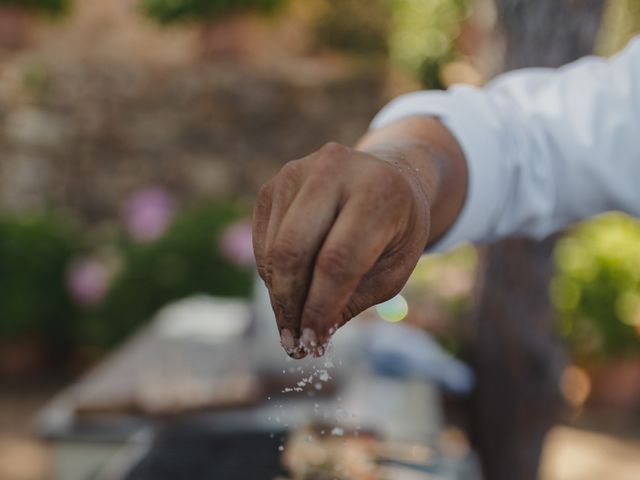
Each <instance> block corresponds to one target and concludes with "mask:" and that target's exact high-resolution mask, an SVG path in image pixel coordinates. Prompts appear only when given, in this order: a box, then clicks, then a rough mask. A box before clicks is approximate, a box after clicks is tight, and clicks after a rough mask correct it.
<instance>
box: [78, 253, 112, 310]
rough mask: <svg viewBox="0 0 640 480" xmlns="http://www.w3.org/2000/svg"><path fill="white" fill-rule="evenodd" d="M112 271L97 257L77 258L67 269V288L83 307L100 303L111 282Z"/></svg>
mask: <svg viewBox="0 0 640 480" xmlns="http://www.w3.org/2000/svg"><path fill="white" fill-rule="evenodd" d="M111 277H112V275H111V271H110V269H109V268H108V267H107V265H105V264H104V263H102V262H100V261H99V260H96V259H95V258H89V257H81V258H77V259H75V260H74V261H73V262H72V263H71V265H69V268H68V270H67V289H68V290H69V293H70V294H71V297H72V298H73V299H74V301H75V302H76V303H77V304H78V305H80V306H82V307H93V306H95V305H98V304H99V303H100V302H101V301H102V299H103V298H104V296H105V294H106V293H107V290H108V289H109V285H110V283H111Z"/></svg>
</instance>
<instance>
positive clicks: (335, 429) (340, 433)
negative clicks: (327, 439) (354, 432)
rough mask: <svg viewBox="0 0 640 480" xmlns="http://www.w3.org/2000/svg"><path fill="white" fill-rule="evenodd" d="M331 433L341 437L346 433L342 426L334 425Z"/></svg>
mask: <svg viewBox="0 0 640 480" xmlns="http://www.w3.org/2000/svg"><path fill="white" fill-rule="evenodd" d="M331 435H334V436H336V437H341V436H343V435H344V430H343V429H342V428H340V427H333V429H332V430H331ZM336 467H337V465H336Z"/></svg>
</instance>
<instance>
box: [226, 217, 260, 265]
mask: <svg viewBox="0 0 640 480" xmlns="http://www.w3.org/2000/svg"><path fill="white" fill-rule="evenodd" d="M218 245H219V247H220V252H221V253H222V255H223V256H224V257H225V258H226V259H227V260H229V261H230V262H232V263H234V264H236V265H240V266H251V265H253V264H254V256H253V240H252V234H251V221H250V220H241V221H239V222H236V223H233V224H231V225H229V226H228V227H227V228H226V229H225V230H224V231H223V232H222V235H221V236H220V242H219V244H218Z"/></svg>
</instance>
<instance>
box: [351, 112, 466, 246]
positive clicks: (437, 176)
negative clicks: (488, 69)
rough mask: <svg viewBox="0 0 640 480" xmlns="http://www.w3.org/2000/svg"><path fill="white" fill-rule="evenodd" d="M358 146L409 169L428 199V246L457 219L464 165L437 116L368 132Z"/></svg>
mask: <svg viewBox="0 0 640 480" xmlns="http://www.w3.org/2000/svg"><path fill="white" fill-rule="evenodd" d="M356 148H357V149H359V150H362V151H365V152H368V153H371V154H373V155H376V156H377V157H379V158H381V159H384V160H386V161H390V162H392V163H395V164H398V165H399V166H401V167H403V168H410V169H411V170H412V171H413V173H414V174H415V177H416V179H417V181H418V182H419V184H420V186H421V188H422V189H423V191H424V192H425V195H426V197H427V199H428V202H429V209H430V213H431V230H430V235H429V242H428V243H429V245H431V244H433V243H434V242H436V241H437V240H438V239H439V238H441V237H442V236H443V235H444V234H445V233H446V232H447V231H448V230H449V229H450V228H451V226H452V225H453V224H454V222H455V220H456V219H457V218H458V215H459V214H460V212H461V210H462V207H463V205H464V202H465V199H466V196H467V185H468V171H467V165H466V161H465V158H464V155H463V153H462V150H461V149H460V146H459V145H458V142H457V141H456V139H455V138H454V137H453V135H452V134H451V133H450V132H449V130H448V129H447V128H446V127H445V126H444V125H443V124H442V123H441V122H440V121H439V120H437V119H436V118H433V117H411V118H407V119H404V120H400V121H398V122H394V123H392V124H389V125H387V126H384V127H380V128H377V129H375V130H372V131H370V132H369V133H367V134H366V135H365V136H364V137H363V138H362V139H361V140H360V141H359V142H358V145H357V146H356Z"/></svg>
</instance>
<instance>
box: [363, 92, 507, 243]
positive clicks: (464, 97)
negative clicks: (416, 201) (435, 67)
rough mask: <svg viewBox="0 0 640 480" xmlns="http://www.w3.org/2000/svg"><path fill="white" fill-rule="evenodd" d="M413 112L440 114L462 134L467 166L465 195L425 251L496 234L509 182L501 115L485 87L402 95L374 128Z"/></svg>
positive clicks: (377, 118) (456, 134)
mask: <svg viewBox="0 0 640 480" xmlns="http://www.w3.org/2000/svg"><path fill="white" fill-rule="evenodd" d="M412 116H431V117H438V118H439V119H440V121H442V122H443V124H444V125H445V126H446V127H447V128H448V129H449V130H450V131H451V133H452V134H453V136H454V137H455V138H456V139H457V140H458V143H459V144H460V147H461V149H462V152H463V153H464V155H465V159H466V161H467V166H468V171H469V185H468V190H467V198H466V199H465V203H464V206H463V208H462V211H461V212H460V215H458V218H457V219H456V221H455V222H454V224H453V226H452V227H451V228H450V229H449V231H448V232H447V233H446V234H445V235H444V236H443V237H442V238H441V239H440V240H438V241H437V242H436V243H435V244H433V245H432V246H430V247H429V248H428V249H427V252H426V253H436V252H442V251H446V250H449V249H451V248H452V247H455V246H457V245H458V244H460V243H463V242H472V243H484V242H488V241H491V240H493V236H492V231H493V227H494V225H495V222H496V221H497V213H498V211H499V205H500V202H501V198H502V190H501V188H500V187H501V186H502V187H503V188H504V186H505V183H504V179H503V178H502V177H504V172H503V168H501V165H500V163H499V162H500V161H501V155H500V150H501V148H500V147H501V145H500V141H501V140H500V131H501V129H500V121H499V119H498V118H497V116H496V113H495V108H492V107H491V105H490V101H489V99H488V98H487V97H486V95H485V94H484V93H483V91H482V90H481V89H478V88H475V87H467V86H456V87H453V88H451V89H450V90H448V91H423V92H415V93H409V94H406V95H402V96H400V97H398V98H396V99H395V100H392V101H391V102H390V103H389V104H387V105H386V106H385V107H384V108H383V109H382V110H381V111H380V112H379V113H378V114H377V115H376V116H375V118H374V119H373V121H372V122H371V129H375V128H379V127H382V126H384V125H388V124H390V123H393V122H395V121H398V120H401V119H403V118H407V117H412Z"/></svg>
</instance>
